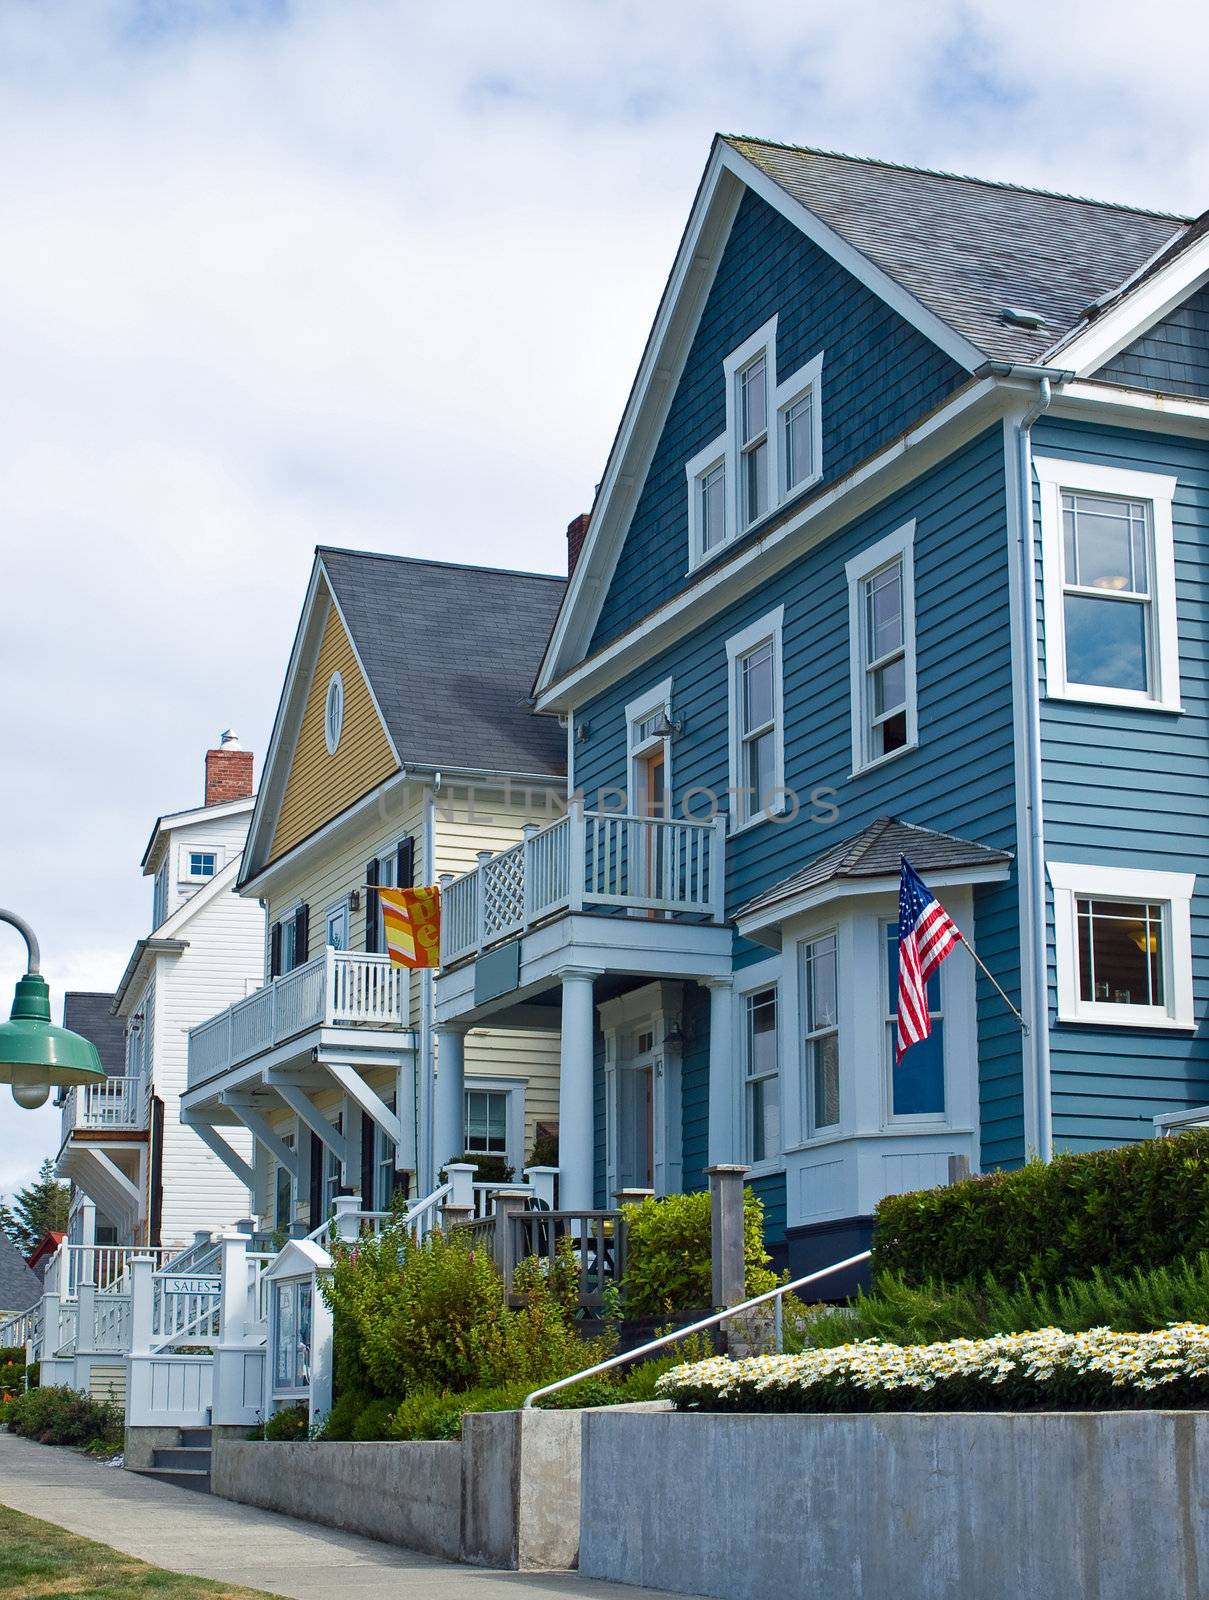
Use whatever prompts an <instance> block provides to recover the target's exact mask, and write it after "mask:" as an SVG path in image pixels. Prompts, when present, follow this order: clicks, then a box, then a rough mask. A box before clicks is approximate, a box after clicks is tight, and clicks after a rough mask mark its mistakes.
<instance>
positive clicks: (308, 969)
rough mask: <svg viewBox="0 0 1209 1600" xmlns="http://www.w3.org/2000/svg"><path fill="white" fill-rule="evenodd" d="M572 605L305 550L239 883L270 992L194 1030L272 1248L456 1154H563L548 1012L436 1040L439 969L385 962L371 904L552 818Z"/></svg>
mask: <svg viewBox="0 0 1209 1600" xmlns="http://www.w3.org/2000/svg"><path fill="white" fill-rule="evenodd" d="M564 587H565V584H564V581H563V580H562V579H561V578H553V577H544V576H540V575H536V574H531V573H519V572H505V571H499V570H496V569H491V568H484V567H464V566H454V565H451V564H446V563H442V562H433V561H415V560H410V559H405V558H402V557H395V556H381V555H366V554H361V553H358V552H354V551H348V550H335V549H329V548H323V547H321V548H320V549H319V550H318V551H317V552H316V555H315V564H314V568H313V570H312V573H311V581H310V585H309V588H308V590H307V596H306V601H305V604H304V606H303V610H302V617H301V620H300V622H299V625H298V632H297V635H296V637H295V641H294V646H293V650H292V652H291V656H290V662H289V668H288V670H287V673H286V679H285V686H284V688H283V690H282V694H281V700H280V704H279V706H278V711H277V717H276V722H275V724H274V729H273V736H272V740H271V742H270V746H269V751H268V755H267V757H266V761H265V769H264V774H263V777H262V781H261V785H260V791H259V795H258V797H257V802H256V809H255V812H254V814H253V817H252V823H251V827H250V830H249V834H248V842H247V847H246V850H245V852H244V859H243V867H242V872H241V876H240V882H239V889H240V892H241V893H242V894H244V895H247V896H251V897H254V898H256V899H258V900H259V901H260V902H261V904H262V905H263V906H264V907H265V910H266V925H267V934H266V940H265V952H264V984H263V986H262V987H260V988H258V989H257V990H256V991H255V992H254V993H252V994H249V995H248V996H247V997H246V998H244V999H242V1000H240V1001H238V1002H237V1003H236V1004H234V1005H231V1006H228V1007H227V1008H226V1009H225V1010H224V1011H220V1012H219V1013H218V1014H217V1015H216V1016H214V1017H212V1018H210V1019H209V1020H208V1021H207V1022H206V1023H204V1024H203V1025H202V1026H201V1027H198V1028H195V1029H193V1030H192V1031H191V1033H190V1037H189V1063H188V1084H187V1089H186V1093H185V1096H184V1099H183V1102H182V1104H183V1113H184V1116H185V1119H186V1120H187V1122H188V1123H189V1124H190V1125H191V1126H192V1127H193V1128H194V1129H195V1130H196V1132H197V1134H198V1136H199V1137H200V1138H201V1139H202V1140H203V1141H204V1142H205V1143H206V1144H207V1145H208V1146H209V1148H210V1149H211V1150H213V1151H214V1152H215V1153H216V1154H218V1155H219V1156H221V1157H222V1159H223V1160H224V1161H226V1162H227V1164H228V1166H229V1167H230V1168H231V1170H232V1171H234V1172H236V1173H237V1174H238V1175H239V1176H240V1177H241V1178H242V1179H243V1180H244V1181H246V1182H248V1183H250V1185H251V1186H252V1188H253V1191H254V1194H255V1197H256V1210H257V1212H258V1214H259V1217H260V1219H261V1226H262V1227H264V1228H266V1229H282V1230H286V1229H289V1228H291V1227H293V1228H294V1229H295V1230H297V1227H298V1225H300V1224H305V1225H306V1228H308V1229H310V1228H314V1227H316V1226H318V1225H319V1224H320V1223H322V1222H323V1221H324V1219H325V1218H326V1217H327V1216H328V1215H329V1214H330V1211H331V1208H332V1204H333V1202H334V1199H335V1197H336V1196H337V1195H338V1194H341V1193H345V1194H358V1195H360V1196H361V1200H362V1209H364V1210H367V1211H373V1210H385V1209H386V1208H387V1206H388V1205H389V1203H390V1201H391V1198H392V1196H393V1195H395V1194H396V1193H397V1192H398V1191H399V1190H400V1189H402V1190H403V1191H404V1193H405V1194H406V1195H407V1196H408V1197H410V1198H416V1197H418V1196H423V1195H425V1194H428V1193H431V1191H432V1190H433V1188H434V1187H435V1185H436V1182H437V1174H438V1172H439V1171H440V1169H441V1168H442V1167H443V1166H444V1165H445V1164H446V1163H448V1162H449V1161H451V1160H458V1159H462V1158H463V1157H465V1158H466V1159H470V1160H474V1159H481V1158H483V1157H486V1156H492V1157H496V1158H499V1160H497V1162H496V1163H494V1165H495V1166H496V1167H497V1168H498V1165H499V1161H502V1163H503V1165H504V1166H506V1167H510V1168H512V1169H513V1170H514V1171H515V1173H516V1176H517V1179H518V1180H519V1178H520V1176H521V1173H522V1171H523V1169H524V1168H525V1167H526V1166H527V1165H529V1164H530V1162H531V1157H532V1155H533V1152H534V1149H535V1145H539V1146H540V1145H545V1146H546V1148H547V1149H548V1148H549V1147H550V1143H551V1139H552V1137H553V1136H555V1135H556V1130H557V1123H558V1016H557V1013H555V1014H553V1015H552V1016H551V1017H550V1019H549V1023H550V1025H549V1027H546V1026H544V1025H543V1024H544V1022H545V1018H544V1017H543V1016H542V1015H541V1014H540V1013H537V1014H535V1017H534V1019H533V1022H534V1025H533V1027H532V1028H531V1029H528V1030H524V1031H521V1032H519V1033H517V1032H492V1031H490V1030H478V1029H476V1030H465V1029H462V1028H457V1027H454V1028H447V1029H442V1030H438V1029H437V1028H436V1027H435V1025H434V1024H435V1017H434V1008H433V977H434V974H433V973H432V972H430V971H421V972H411V973H409V972H407V971H406V970H404V969H400V968H395V967H392V966H391V965H390V962H389V959H388V958H387V956H386V955H385V954H384V953H383V952H384V950H385V941H384V938H383V929H382V922H381V909H380V906H379V897H378V890H379V888H381V887H383V886H393V885H408V884H413V883H414V884H430V883H435V882H438V881H439V880H440V879H441V878H442V877H448V876H449V875H451V874H456V873H461V872H464V871H466V870H467V869H468V868H470V867H473V866H474V865H475V862H476V861H477V860H478V859H479V857H480V854H481V853H487V852H497V851H499V850H501V849H504V848H505V847H506V846H507V845H509V844H511V843H513V842H515V841H517V840H519V839H520V838H521V837H522V833H523V830H524V829H525V826H526V824H535V825H540V824H541V823H543V822H546V821H548V820H549V819H550V818H551V816H553V815H556V814H557V810H558V808H559V807H560V806H561V804H562V796H563V795H564V793H565V777H564V774H565V770H566V760H565V741H564V736H563V735H562V733H561V732H560V730H559V727H558V725H557V724H556V723H555V722H553V721H552V720H550V719H545V718H538V717H535V716H534V715H533V714H532V711H531V709H530V705H529V698H528V697H529V691H530V687H531V684H532V682H533V678H534V675H535V672H536V669H537V666H538V663H539V661H540V659H541V654H542V651H543V649H544V647H545V643H546V639H547V637H548V635H549V632H550V627H551V624H552V622H553V619H554V616H555V614H556V612H557V610H558V606H559V603H560V601H561V599H562V594H563V590H564ZM442 1068H443V1070H442ZM236 1128H246V1129H248V1130H250V1131H251V1133H252V1135H253V1140H254V1144H253V1152H254V1154H253V1159H252V1165H251V1167H250V1168H249V1167H248V1165H247V1163H246V1161H244V1160H243V1158H242V1156H240V1155H239V1154H238V1153H237V1151H236V1150H235V1149H234V1148H233V1147H232V1145H231V1143H230V1142H229V1138H228V1137H227V1134H228V1133H229V1132H230V1130H232V1129H236Z"/></svg>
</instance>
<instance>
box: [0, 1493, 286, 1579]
mask: <svg viewBox="0 0 1209 1600" xmlns="http://www.w3.org/2000/svg"><path fill="white" fill-rule="evenodd" d="M52 1595H71V1596H74V1597H75V1600H130V1597H135V1600H137V1597H138V1596H140V1595H171V1596H175V1600H202V1597H203V1596H206V1597H208V1600H257V1597H259V1600H264V1596H265V1590H263V1589H242V1588H234V1589H233V1588H231V1586H230V1585H229V1584H225V1583H213V1582H211V1580H210V1579H209V1578H191V1577H187V1576H185V1575H184V1574H183V1573H179V1572H165V1571H164V1570H163V1568H162V1567H149V1566H148V1565H147V1563H146V1562H145V1561H136V1560H135V1558H134V1557H133V1556H127V1555H123V1554H122V1552H121V1551H120V1550H111V1549H110V1548H109V1546H108V1545H104V1544H94V1543H93V1542H92V1540H91V1539H81V1538H80V1537H79V1536H78V1535H77V1534H74V1533H68V1532H67V1530H66V1529H65V1528H60V1527H57V1526H56V1525H55V1524H54V1523H53V1522H41V1521H39V1519H38V1518H37V1517H26V1516H23V1515H22V1514H21V1512H19V1511H10V1510H9V1508H8V1507H7V1506H0V1600H43V1597H44V1596H52Z"/></svg>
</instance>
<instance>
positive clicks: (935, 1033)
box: [888, 1017, 945, 1117]
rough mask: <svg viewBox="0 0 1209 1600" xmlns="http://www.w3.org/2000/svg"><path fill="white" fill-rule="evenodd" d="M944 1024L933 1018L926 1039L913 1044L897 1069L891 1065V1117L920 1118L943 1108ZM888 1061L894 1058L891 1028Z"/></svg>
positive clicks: (939, 1019) (891, 1031)
mask: <svg viewBox="0 0 1209 1600" xmlns="http://www.w3.org/2000/svg"><path fill="white" fill-rule="evenodd" d="M944 1034H945V1025H944V1022H943V1020H942V1019H941V1018H939V1017H937V1018H934V1019H933V1022H932V1032H931V1033H930V1034H929V1035H928V1037H927V1038H926V1039H921V1040H920V1042H919V1043H918V1044H913V1045H912V1046H911V1048H910V1049H909V1050H908V1051H907V1053H906V1055H905V1056H904V1057H903V1058H902V1060H901V1061H900V1062H899V1064H898V1065H897V1066H892V1067H891V1069H890V1071H891V1084H892V1088H893V1102H894V1115H895V1116H896V1117H922V1116H928V1115H929V1114H931V1115H935V1114H936V1113H938V1112H943V1111H944V1108H945V1064H944ZM888 1048H889V1051H890V1060H891V1061H893V1059H894V1038H893V1026H891V1030H890V1038H889V1041H888Z"/></svg>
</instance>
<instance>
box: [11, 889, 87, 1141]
mask: <svg viewBox="0 0 1209 1600" xmlns="http://www.w3.org/2000/svg"><path fill="white" fill-rule="evenodd" d="M0 922H7V923H9V924H10V925H11V926H12V927H14V928H16V930H17V932H18V933H19V934H20V935H21V937H22V938H23V939H24V940H25V947H26V949H27V950H28V951H29V961H28V963H27V971H26V974H25V976H24V977H23V978H18V980H17V993H16V996H15V998H14V1000H13V1010H12V1016H11V1018H10V1019H9V1021H8V1022H4V1023H0V1083H11V1084H12V1086H13V1099H14V1100H15V1101H16V1102H17V1104H18V1105H19V1106H22V1107H24V1109H25V1110H26V1111H36V1110H37V1108H38V1107H39V1106H41V1105H45V1104H46V1100H47V1097H48V1096H49V1094H50V1091H51V1089H52V1087H59V1086H65V1085H67V1084H72V1083H104V1081H105V1069H104V1067H103V1066H102V1065H101V1058H100V1056H99V1055H98V1054H97V1047H96V1045H94V1044H93V1043H92V1041H91V1040H90V1039H85V1038H84V1036H83V1035H82V1034H79V1033H72V1032H71V1030H70V1029H68V1028H56V1027H55V1026H54V1024H53V1023H52V1022H51V1020H50V989H49V987H48V986H47V982H46V979H45V978H44V977H43V976H42V974H41V971H40V970H39V967H40V962H41V957H40V953H39V950H38V941H37V939H35V938H34V930H33V929H32V928H31V927H30V925H29V923H28V922H25V921H24V920H23V919H22V918H21V917H19V916H17V914H16V913H15V912H13V911H0Z"/></svg>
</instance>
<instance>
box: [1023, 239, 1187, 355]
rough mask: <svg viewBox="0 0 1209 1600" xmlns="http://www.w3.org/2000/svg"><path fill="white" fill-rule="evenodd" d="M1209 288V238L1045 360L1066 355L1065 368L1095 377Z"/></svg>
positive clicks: (1061, 343)
mask: <svg viewBox="0 0 1209 1600" xmlns="http://www.w3.org/2000/svg"><path fill="white" fill-rule="evenodd" d="M1206 283H1209V234H1206V235H1205V236H1204V237H1203V238H1200V239H1198V240H1197V241H1196V243H1195V244H1191V245H1189V246H1188V248H1187V250H1184V251H1182V252H1181V253H1180V254H1179V255H1178V256H1176V258H1175V260H1174V261H1172V262H1171V263H1170V265H1169V266H1166V267H1160V269H1159V270H1158V271H1157V272H1155V273H1154V274H1152V276H1151V277H1149V278H1147V279H1146V281H1145V283H1142V284H1139V286H1138V287H1137V288H1136V289H1133V290H1131V291H1130V292H1129V293H1128V294H1126V295H1125V297H1124V298H1123V299H1122V300H1120V301H1118V302H1117V304H1116V305H1114V306H1112V307H1110V308H1109V309H1108V310H1107V311H1105V312H1103V313H1102V314H1101V315H1100V316H1098V317H1097V318H1096V319H1095V321H1094V322H1090V323H1088V324H1087V325H1086V326H1085V327H1083V328H1082V329H1076V330H1075V332H1074V333H1069V334H1067V335H1066V336H1065V337H1064V338H1062V339H1060V340H1059V341H1058V343H1057V344H1056V345H1054V346H1053V347H1052V349H1050V350H1048V351H1047V352H1046V354H1045V355H1044V356H1043V357H1042V358H1041V359H1042V361H1049V360H1050V359H1051V358H1052V357H1054V356H1056V355H1057V354H1058V353H1059V352H1061V355H1062V365H1063V366H1064V367H1070V368H1071V369H1072V370H1073V371H1074V373H1075V374H1076V376H1077V377H1080V378H1086V377H1089V376H1090V375H1091V374H1092V373H1093V372H1095V371H1096V369H1097V368H1098V367H1102V366H1103V365H1104V363H1105V362H1106V361H1111V360H1112V358H1113V356H1115V355H1119V354H1120V352H1121V351H1122V350H1124V349H1125V348H1126V347H1127V346H1128V345H1131V344H1132V343H1133V342H1134V340H1135V339H1140V338H1141V337H1142V335H1143V334H1144V333H1146V332H1148V331H1149V329H1151V328H1153V327H1154V325H1155V324H1156V323H1158V322H1162V320H1163V318H1164V317H1165V316H1168V315H1169V314H1170V313H1171V312H1172V311H1174V310H1175V308H1176V307H1177V306H1178V305H1180V304H1181V303H1182V302H1183V301H1184V300H1186V299H1187V298H1188V296H1189V295H1191V294H1195V293H1196V292H1197V290H1198V289H1202V288H1204V286H1205V284H1206Z"/></svg>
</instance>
